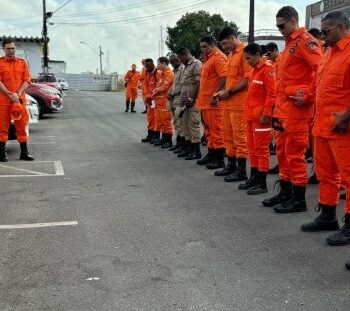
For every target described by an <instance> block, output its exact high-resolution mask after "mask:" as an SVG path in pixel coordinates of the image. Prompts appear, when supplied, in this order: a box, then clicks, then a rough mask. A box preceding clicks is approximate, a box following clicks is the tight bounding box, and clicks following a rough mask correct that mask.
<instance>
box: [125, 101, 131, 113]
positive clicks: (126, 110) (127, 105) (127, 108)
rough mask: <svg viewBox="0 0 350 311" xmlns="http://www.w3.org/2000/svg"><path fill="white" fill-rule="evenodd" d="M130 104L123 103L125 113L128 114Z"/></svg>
mask: <svg viewBox="0 0 350 311" xmlns="http://www.w3.org/2000/svg"><path fill="white" fill-rule="evenodd" d="M129 106H130V102H126V103H125V112H129Z"/></svg>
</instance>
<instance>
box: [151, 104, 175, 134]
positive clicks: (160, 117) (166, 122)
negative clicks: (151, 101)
mask: <svg viewBox="0 0 350 311" xmlns="http://www.w3.org/2000/svg"><path fill="white" fill-rule="evenodd" d="M167 100H168V99H167V98H166V97H158V98H156V99H155V102H156V108H155V118H156V128H157V131H160V132H162V133H165V134H171V135H172V134H173V125H172V118H173V114H172V112H171V111H169V110H168V109H167V105H166V104H167Z"/></svg>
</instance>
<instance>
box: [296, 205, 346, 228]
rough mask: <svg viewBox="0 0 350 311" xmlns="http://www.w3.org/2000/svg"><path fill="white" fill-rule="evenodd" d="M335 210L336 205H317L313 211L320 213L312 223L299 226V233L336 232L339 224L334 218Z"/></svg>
mask: <svg viewBox="0 0 350 311" xmlns="http://www.w3.org/2000/svg"><path fill="white" fill-rule="evenodd" d="M336 210H337V206H336V205H325V204H321V203H319V204H318V205H317V206H316V207H315V211H316V212H319V211H321V214H320V215H318V216H317V217H316V218H315V219H314V220H313V221H311V222H308V223H306V224H303V225H301V231H306V232H315V231H329V230H338V229H339V223H338V220H337V218H336V216H335V214H336Z"/></svg>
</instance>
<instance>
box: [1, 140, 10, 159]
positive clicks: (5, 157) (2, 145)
mask: <svg viewBox="0 0 350 311" xmlns="http://www.w3.org/2000/svg"><path fill="white" fill-rule="evenodd" d="M8 160H9V158H8V157H7V152H6V143H5V142H3V141H0V162H8Z"/></svg>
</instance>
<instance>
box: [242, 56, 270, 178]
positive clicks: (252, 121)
mask: <svg viewBox="0 0 350 311" xmlns="http://www.w3.org/2000/svg"><path fill="white" fill-rule="evenodd" d="M275 101H276V74H275V69H274V67H273V65H272V64H271V62H269V61H268V60H262V61H261V62H260V63H259V64H258V65H257V66H256V67H255V68H254V69H253V72H252V73H251V76H250V78H249V85H248V92H247V98H246V106H245V118H246V120H247V123H248V132H247V134H248V135H247V136H248V150H249V159H250V165H251V167H254V168H257V169H258V171H259V172H267V171H268V170H269V161H270V151H269V144H270V142H271V136H272V126H271V123H269V124H260V123H259V121H260V117H261V116H262V115H265V116H272V107H273V106H274V104H275Z"/></svg>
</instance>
